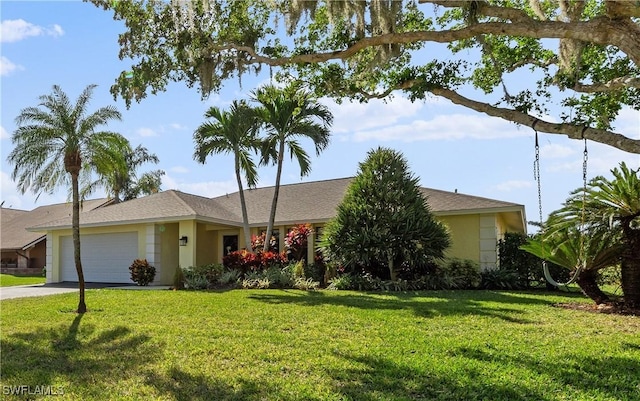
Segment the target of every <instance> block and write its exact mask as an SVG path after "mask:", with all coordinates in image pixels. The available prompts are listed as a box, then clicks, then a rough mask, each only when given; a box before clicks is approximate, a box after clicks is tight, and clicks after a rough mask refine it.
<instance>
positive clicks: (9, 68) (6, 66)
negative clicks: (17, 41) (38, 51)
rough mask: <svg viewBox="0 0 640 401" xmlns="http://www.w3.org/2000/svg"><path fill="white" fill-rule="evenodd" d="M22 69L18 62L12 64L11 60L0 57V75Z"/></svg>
mask: <svg viewBox="0 0 640 401" xmlns="http://www.w3.org/2000/svg"><path fill="white" fill-rule="evenodd" d="M19 70H24V67H22V66H21V65H18V64H13V63H12V62H11V60H9V59H8V58H6V57H4V56H2V57H0V76H5V75H9V74H11V73H12V72H14V71H19Z"/></svg>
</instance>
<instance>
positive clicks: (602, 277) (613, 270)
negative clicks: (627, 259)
mask: <svg viewBox="0 0 640 401" xmlns="http://www.w3.org/2000/svg"><path fill="white" fill-rule="evenodd" d="M621 282H622V276H621V271H620V266H609V267H605V268H604V269H600V270H599V271H598V284H600V285H617V286H619V285H621Z"/></svg>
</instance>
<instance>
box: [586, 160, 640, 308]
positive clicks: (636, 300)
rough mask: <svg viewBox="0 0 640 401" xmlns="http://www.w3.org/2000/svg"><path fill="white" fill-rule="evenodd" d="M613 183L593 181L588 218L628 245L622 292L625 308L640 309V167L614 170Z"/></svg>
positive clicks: (624, 258) (625, 167) (588, 193)
mask: <svg viewBox="0 0 640 401" xmlns="http://www.w3.org/2000/svg"><path fill="white" fill-rule="evenodd" d="M611 173H612V174H613V177H614V178H613V180H608V179H606V178H605V177H602V176H599V177H595V178H594V179H592V180H591V181H590V182H589V186H588V189H587V201H586V208H587V210H588V211H589V214H588V216H589V217H588V219H589V221H590V222H591V223H592V224H597V225H599V226H601V227H603V228H604V229H609V230H612V231H616V232H618V233H619V234H620V237H621V239H622V244H623V245H624V247H623V251H622V259H621V265H620V268H621V278H622V292H623V294H624V303H625V306H627V307H629V308H631V309H639V308H640V168H639V169H637V170H633V169H630V168H629V167H627V165H626V164H625V163H624V162H623V163H620V168H614V169H613V170H611Z"/></svg>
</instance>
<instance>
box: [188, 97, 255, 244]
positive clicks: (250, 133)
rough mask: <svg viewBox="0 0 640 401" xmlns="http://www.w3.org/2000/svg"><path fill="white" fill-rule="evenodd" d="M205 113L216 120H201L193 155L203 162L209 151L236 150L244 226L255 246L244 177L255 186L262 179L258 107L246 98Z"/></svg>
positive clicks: (245, 236) (213, 108) (236, 172)
mask: <svg viewBox="0 0 640 401" xmlns="http://www.w3.org/2000/svg"><path fill="white" fill-rule="evenodd" d="M205 117H206V118H209V119H212V120H213V121H207V122H204V123H203V124H201V125H200V126H199V127H198V128H197V130H196V132H195V134H194V136H193V140H194V142H195V153H194V155H193V157H194V159H196V160H197V161H198V162H200V163H203V164H204V163H205V161H206V159H207V157H208V156H209V155H213V154H218V153H223V154H224V153H231V154H233V160H234V168H235V174H236V181H237V182H238V193H239V195H240V205H241V208H242V227H243V230H244V240H245V247H246V248H247V249H248V250H251V233H250V231H249V216H248V214H247V204H246V201H245V198H244V190H243V186H242V177H243V176H244V178H245V179H246V180H247V185H248V186H249V187H250V188H252V187H255V186H256V184H257V182H258V171H257V168H256V164H255V163H254V161H253V159H252V157H251V155H252V153H254V152H255V151H257V149H258V140H257V138H256V134H257V130H258V124H257V120H256V114H255V110H254V109H252V108H251V107H249V106H248V105H247V104H246V103H245V102H238V101H234V102H233V103H232V104H231V107H230V109H229V111H225V110H221V109H219V108H217V107H211V108H210V109H209V110H207V112H206V113H205Z"/></svg>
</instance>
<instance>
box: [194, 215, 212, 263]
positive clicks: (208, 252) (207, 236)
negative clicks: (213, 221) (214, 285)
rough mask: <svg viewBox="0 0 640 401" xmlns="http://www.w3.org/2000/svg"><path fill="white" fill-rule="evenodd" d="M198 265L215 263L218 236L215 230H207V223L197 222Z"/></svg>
mask: <svg viewBox="0 0 640 401" xmlns="http://www.w3.org/2000/svg"><path fill="white" fill-rule="evenodd" d="M196 233H197V234H196V235H197V238H196V265H197V266H200V265H207V264H211V263H215V262H216V259H215V256H216V251H215V250H216V248H217V247H216V241H215V240H216V236H215V235H214V231H212V230H207V227H206V224H202V223H197V224H196Z"/></svg>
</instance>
